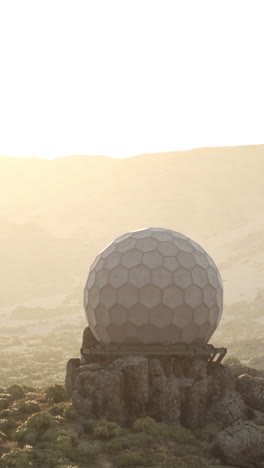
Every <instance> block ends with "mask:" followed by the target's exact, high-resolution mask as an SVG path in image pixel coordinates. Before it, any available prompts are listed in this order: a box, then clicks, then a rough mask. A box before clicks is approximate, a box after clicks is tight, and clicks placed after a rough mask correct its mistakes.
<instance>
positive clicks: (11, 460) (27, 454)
mask: <svg viewBox="0 0 264 468" xmlns="http://www.w3.org/2000/svg"><path fill="white" fill-rule="evenodd" d="M31 457H32V447H30V446H26V447H25V448H23V449H13V450H11V451H10V452H8V453H5V454H4V455H2V457H1V459H0V464H1V467H2V468H29V467H31V466H33V465H32V463H31Z"/></svg>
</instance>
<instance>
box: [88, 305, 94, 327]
mask: <svg viewBox="0 0 264 468" xmlns="http://www.w3.org/2000/svg"><path fill="white" fill-rule="evenodd" d="M86 314H87V318H88V323H89V326H90V327H91V328H94V327H95V325H96V319H95V316H94V310H93V309H92V307H90V306H88V307H87V309H86Z"/></svg>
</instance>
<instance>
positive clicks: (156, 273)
mask: <svg viewBox="0 0 264 468" xmlns="http://www.w3.org/2000/svg"><path fill="white" fill-rule="evenodd" d="M151 279H152V283H153V284H155V285H156V286H158V287H159V288H166V286H169V285H170V284H172V273H171V271H169V270H167V269H166V268H164V267H159V268H155V269H154V270H152V272H151Z"/></svg>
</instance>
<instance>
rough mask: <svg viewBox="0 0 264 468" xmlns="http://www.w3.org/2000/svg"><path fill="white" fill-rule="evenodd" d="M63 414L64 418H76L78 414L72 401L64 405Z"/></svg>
mask: <svg viewBox="0 0 264 468" xmlns="http://www.w3.org/2000/svg"><path fill="white" fill-rule="evenodd" d="M63 416H64V418H65V419H76V418H77V417H78V414H77V413H76V411H75V409H74V407H73V405H72V403H71V404H70V405H67V406H64V411H63Z"/></svg>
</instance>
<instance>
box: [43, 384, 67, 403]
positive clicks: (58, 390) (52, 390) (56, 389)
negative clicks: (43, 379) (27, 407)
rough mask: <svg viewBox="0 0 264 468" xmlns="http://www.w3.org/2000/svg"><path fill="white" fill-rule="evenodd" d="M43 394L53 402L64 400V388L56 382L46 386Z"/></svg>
mask: <svg viewBox="0 0 264 468" xmlns="http://www.w3.org/2000/svg"><path fill="white" fill-rule="evenodd" d="M45 395H46V398H47V400H48V401H52V402H53V403H60V402H62V401H65V400H66V391H65V388H64V387H63V386H62V385H58V384H54V385H51V386H50V387H47V388H46V390H45Z"/></svg>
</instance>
